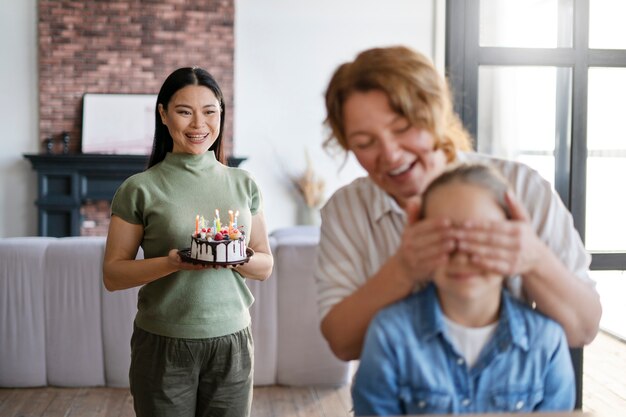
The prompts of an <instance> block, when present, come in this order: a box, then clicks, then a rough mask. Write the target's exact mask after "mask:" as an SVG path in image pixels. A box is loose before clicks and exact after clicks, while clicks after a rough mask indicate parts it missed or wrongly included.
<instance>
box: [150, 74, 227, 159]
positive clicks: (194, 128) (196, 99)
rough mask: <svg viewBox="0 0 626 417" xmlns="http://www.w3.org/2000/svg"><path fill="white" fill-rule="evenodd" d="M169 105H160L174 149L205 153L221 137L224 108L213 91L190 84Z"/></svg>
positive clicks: (175, 95) (174, 150)
mask: <svg viewBox="0 0 626 417" xmlns="http://www.w3.org/2000/svg"><path fill="white" fill-rule="evenodd" d="M166 106H167V108H166V107H164V106H163V103H159V106H158V109H159V114H160V116H161V122H162V123H163V124H164V125H165V126H167V129H168V130H169V132H170V135H171V137H172V140H173V141H174V145H173V149H172V152H174V153H189V154H194V155H199V154H203V153H205V152H206V151H207V150H208V149H209V147H211V146H212V145H213V142H215V140H217V137H218V136H219V134H220V120H221V117H220V115H221V110H222V109H221V104H220V101H219V100H218V99H217V97H215V94H214V93H213V91H211V90H210V89H208V88H206V87H204V86H199V85H190V86H187V87H185V88H182V89H180V90H178V91H177V92H176V94H174V95H173V96H172V98H171V99H170V102H169V103H167V104H166Z"/></svg>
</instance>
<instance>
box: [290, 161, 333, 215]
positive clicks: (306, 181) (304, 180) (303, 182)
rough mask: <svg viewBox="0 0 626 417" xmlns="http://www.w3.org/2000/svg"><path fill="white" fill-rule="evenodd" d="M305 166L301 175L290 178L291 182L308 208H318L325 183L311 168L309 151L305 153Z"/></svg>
mask: <svg viewBox="0 0 626 417" xmlns="http://www.w3.org/2000/svg"><path fill="white" fill-rule="evenodd" d="M305 156H306V168H305V170H304V172H303V173H302V175H300V176H297V177H294V178H292V182H293V184H294V185H295V187H296V189H297V190H298V192H299V193H300V195H301V196H302V199H303V200H304V204H306V206H307V207H309V208H319V207H320V206H321V205H322V203H323V202H324V189H325V187H326V184H325V182H324V180H323V179H322V178H319V177H318V176H317V175H316V174H315V171H314V170H313V162H312V161H311V157H310V156H309V153H308V152H306V153H305Z"/></svg>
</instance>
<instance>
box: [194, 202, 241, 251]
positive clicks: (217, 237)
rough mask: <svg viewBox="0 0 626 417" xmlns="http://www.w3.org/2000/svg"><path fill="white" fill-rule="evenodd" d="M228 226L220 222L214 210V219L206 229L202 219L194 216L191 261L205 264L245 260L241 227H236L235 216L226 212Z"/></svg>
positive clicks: (235, 214)
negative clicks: (194, 224) (228, 216)
mask: <svg viewBox="0 0 626 417" xmlns="http://www.w3.org/2000/svg"><path fill="white" fill-rule="evenodd" d="M228 213H229V215H230V221H229V224H228V226H227V227H226V226H223V225H222V224H221V222H220V218H219V211H218V210H215V219H214V220H213V224H212V226H211V227H207V225H206V221H205V219H204V217H200V216H196V229H195V231H194V233H193V234H192V235H191V248H190V251H189V252H190V256H191V259H196V260H199V261H206V262H228V263H232V262H240V261H243V260H245V259H246V258H247V254H246V249H247V246H246V237H245V234H244V231H243V226H237V215H238V214H239V212H238V211H237V212H236V213H233V212H232V210H229V211H228Z"/></svg>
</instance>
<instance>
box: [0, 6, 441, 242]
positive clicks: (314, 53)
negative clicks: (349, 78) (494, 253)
mask: <svg viewBox="0 0 626 417" xmlns="http://www.w3.org/2000/svg"><path fill="white" fill-rule="evenodd" d="M443 3H444V0H389V1H385V2H382V1H379V0H299V1H289V0H235V10H236V18H235V42H236V44H235V112H236V114H235V115H234V117H235V118H234V122H235V127H234V133H235V153H236V155H237V156H246V157H248V158H249V159H248V161H246V162H245V163H244V164H243V165H242V167H244V168H246V169H248V170H249V171H251V172H252V173H253V174H254V176H255V177H256V179H257V181H258V183H259V185H260V186H261V189H262V191H263V194H264V197H265V212H266V218H267V221H268V228H269V230H273V229H276V228H278V227H282V226H289V225H293V224H295V222H296V202H297V201H298V200H297V199H298V198H299V197H298V195H297V194H295V192H294V191H293V189H292V188H291V187H290V183H289V181H288V180H286V179H285V175H286V174H292V175H295V174H297V173H298V172H300V170H301V169H302V168H303V165H304V152H305V149H307V150H308V152H309V154H310V155H311V156H312V158H313V159H314V165H315V168H316V170H317V171H318V172H319V173H320V174H323V177H324V179H325V180H326V182H327V190H326V194H327V196H328V195H330V194H331V193H332V192H333V191H335V190H336V189H337V188H338V187H339V186H341V185H343V184H346V183H348V182H349V181H351V180H352V179H353V178H355V177H356V176H359V175H362V173H363V172H362V170H361V169H360V168H359V167H358V165H357V164H356V162H354V161H353V160H349V161H348V163H347V165H346V166H345V167H344V168H343V169H342V170H341V171H339V167H340V164H341V158H339V159H332V158H331V157H329V156H328V155H326V154H325V153H324V152H323V151H322V149H321V142H322V140H323V138H324V131H323V129H322V120H323V119H324V107H323V93H324V90H325V87H326V84H327V82H328V80H329V78H330V76H331V73H332V71H333V70H334V69H335V67H336V66H337V65H338V64H339V63H341V62H344V61H346V60H349V59H352V58H354V56H355V55H356V53H357V52H359V51H361V50H363V49H366V48H369V47H373V46H384V45H393V44H405V45H409V46H412V47H414V48H416V49H418V50H420V51H422V52H424V53H426V54H427V55H429V56H431V57H434V59H435V61H436V62H437V63H438V64H439V65H440V66H442V62H443V36H440V35H437V36H434V35H433V33H435V32H437V33H438V34H439V33H443V23H442V22H443V20H442V19H443V13H442V10H443V8H442V4H443ZM0 62H1V63H2V65H0V80H1V81H0V126H2V136H1V138H0V141H1V144H2V147H1V148H0V149H1V150H0V237H12V236H34V235H36V234H37V211H36V207H35V205H34V202H35V199H36V185H37V184H36V181H37V179H36V174H35V173H34V171H32V169H31V167H30V163H29V162H28V161H27V160H25V159H24V158H23V154H25V153H36V152H39V150H40V148H39V138H38V136H39V129H38V107H39V106H38V95H37V91H38V76H37V74H38V72H37V71H38V70H37V66H38V63H37V1H36V0H20V1H10V0H0Z"/></svg>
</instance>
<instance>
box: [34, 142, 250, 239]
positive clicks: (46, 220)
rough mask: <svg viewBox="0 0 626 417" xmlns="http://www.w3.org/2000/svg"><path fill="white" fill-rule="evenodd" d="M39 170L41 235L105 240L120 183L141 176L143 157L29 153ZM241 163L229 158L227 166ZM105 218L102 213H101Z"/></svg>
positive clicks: (38, 198)
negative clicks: (110, 213)
mask: <svg viewBox="0 0 626 417" xmlns="http://www.w3.org/2000/svg"><path fill="white" fill-rule="evenodd" d="M24 157H25V158H26V159H28V160H29V161H30V162H31V164H32V166H33V169H34V170H35V171H37V200H36V201H35V205H36V206H37V208H38V214H37V217H38V219H37V224H38V234H39V236H51V237H64V236H80V235H81V234H82V235H104V234H106V230H107V229H108V211H109V203H110V202H111V200H112V199H113V195H114V194H115V191H116V190H117V188H118V187H119V186H120V185H121V184H122V182H123V181H124V180H125V179H126V178H128V177H130V176H131V175H133V174H136V173H138V172H141V171H143V170H144V169H145V167H146V166H147V163H148V157H147V156H145V155H100V154H27V155H24ZM244 160H245V158H236V157H229V158H228V165H229V166H239V164H240V163H241V162H242V161H244ZM103 213H106V215H105V214H103Z"/></svg>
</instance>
